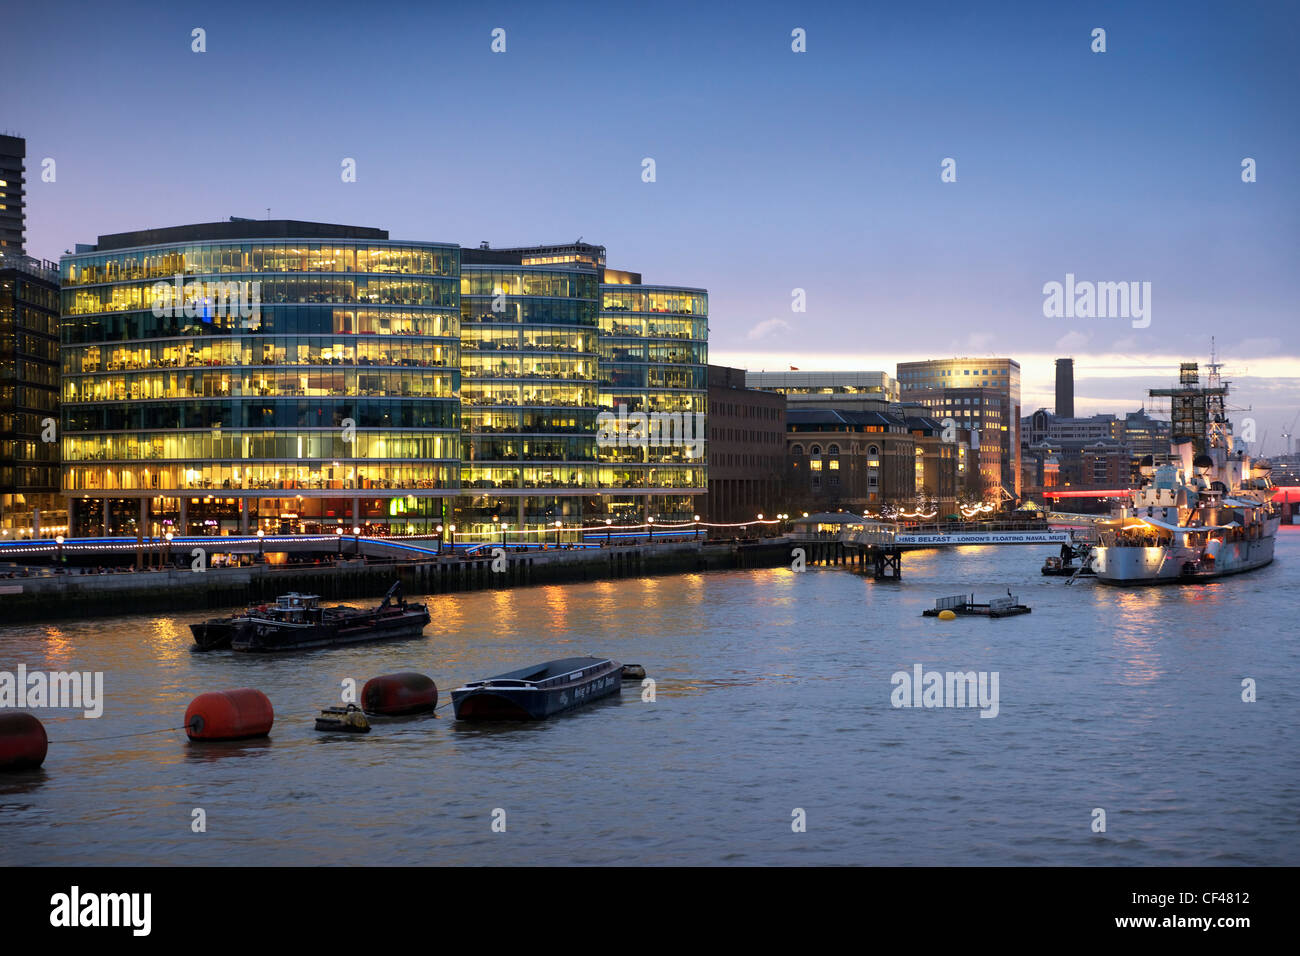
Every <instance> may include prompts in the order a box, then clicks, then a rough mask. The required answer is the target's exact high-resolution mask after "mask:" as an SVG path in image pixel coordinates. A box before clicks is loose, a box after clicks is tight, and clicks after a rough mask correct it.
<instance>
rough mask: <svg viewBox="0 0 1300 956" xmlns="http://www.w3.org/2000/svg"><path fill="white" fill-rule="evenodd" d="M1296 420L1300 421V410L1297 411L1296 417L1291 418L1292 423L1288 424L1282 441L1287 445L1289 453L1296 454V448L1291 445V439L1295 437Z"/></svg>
mask: <svg viewBox="0 0 1300 956" xmlns="http://www.w3.org/2000/svg"><path fill="white" fill-rule="evenodd" d="M1296 422H1300V412H1296V413H1295V418H1293V419H1291V424H1290V425H1288V426H1287V427H1286V431H1284V432H1283V433H1282V441H1283V443H1284V444H1285V445H1286V453H1287V454H1288V455H1291V454H1294V450H1293V449H1292V447H1291V439H1293V438H1295V424H1296Z"/></svg>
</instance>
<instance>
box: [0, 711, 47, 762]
mask: <svg viewBox="0 0 1300 956" xmlns="http://www.w3.org/2000/svg"><path fill="white" fill-rule="evenodd" d="M49 749H50V738H49V737H47V736H46V735H45V725H44V724H42V723H41V722H40V721H39V720H37V719H36V718H35V717H33V716H32V715H31V714H24V713H17V714H0V770H32V769H35V768H36V767H39V766H40V765H41V764H42V763H44V762H45V752H46V751H47V750H49Z"/></svg>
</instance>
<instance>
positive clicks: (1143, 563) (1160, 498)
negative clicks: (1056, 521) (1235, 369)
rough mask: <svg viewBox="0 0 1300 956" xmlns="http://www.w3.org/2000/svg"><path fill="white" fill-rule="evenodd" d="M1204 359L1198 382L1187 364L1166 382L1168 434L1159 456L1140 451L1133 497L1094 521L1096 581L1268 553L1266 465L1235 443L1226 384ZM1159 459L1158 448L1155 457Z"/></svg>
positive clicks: (1200, 571) (1237, 565)
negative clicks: (1203, 376)
mask: <svg viewBox="0 0 1300 956" xmlns="http://www.w3.org/2000/svg"><path fill="white" fill-rule="evenodd" d="M1218 369H1219V366H1218V365H1217V364H1215V363H1211V365H1210V379H1209V384H1208V385H1207V386H1201V384H1200V377H1199V373H1198V371H1197V366H1196V363H1195V362H1185V363H1183V365H1182V370H1181V375H1180V382H1179V386H1178V387H1177V388H1173V389H1152V390H1151V394H1152V395H1163V396H1170V397H1172V399H1173V408H1174V417H1173V441H1172V449H1171V452H1170V455H1169V456H1168V459H1169V460H1167V461H1164V462H1159V463H1158V462H1157V461H1156V460H1155V458H1154V456H1152V455H1147V456H1146V457H1145V458H1144V459H1143V460H1142V462H1141V464H1140V466H1139V469H1138V470H1139V473H1140V475H1141V480H1140V482H1139V484H1138V486H1137V487H1135V488H1134V489H1133V492H1132V495H1133V502H1132V504H1131V505H1129V506H1124V507H1121V508H1120V509H1119V510H1118V512H1117V513H1116V515H1115V516H1114V518H1112V519H1111V520H1110V521H1106V522H1102V523H1100V524H1099V525H1098V527H1099V528H1100V529H1101V535H1100V538H1101V544H1100V545H1099V546H1098V547H1096V548H1094V549H1093V551H1092V567H1093V569H1094V570H1095V571H1096V574H1097V580H1098V581H1101V582H1102V583H1104V584H1114V585H1139V584H1172V583H1178V584H1187V583H1194V582H1199V581H1208V580H1212V579H1214V578H1220V577H1224V576H1226V575H1229V574H1240V573H1242V572H1243V571H1253V570H1255V569H1256V568H1262V567H1264V566H1265V565H1267V564H1268V563H1270V562H1271V561H1272V560H1273V545H1274V541H1275V537H1276V535H1277V529H1278V525H1280V524H1281V522H1282V518H1281V515H1280V514H1279V512H1278V509H1277V507H1276V506H1275V505H1274V504H1273V503H1272V500H1271V499H1272V496H1273V492H1274V488H1273V484H1272V482H1271V481H1270V480H1269V474H1270V472H1271V470H1272V469H1271V467H1270V466H1269V465H1268V463H1267V462H1256V461H1252V460H1251V458H1250V457H1249V456H1247V455H1246V454H1245V453H1244V452H1243V451H1235V450H1234V449H1233V441H1232V423H1231V422H1230V421H1228V418H1227V416H1226V415H1225V413H1224V397H1225V396H1226V395H1227V393H1228V386H1227V383H1225V382H1221V381H1220V379H1219V375H1218ZM1162 457H1163V456H1162Z"/></svg>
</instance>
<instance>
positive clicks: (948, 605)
mask: <svg viewBox="0 0 1300 956" xmlns="http://www.w3.org/2000/svg"><path fill="white" fill-rule="evenodd" d="M1031 610H1033V608H1030V607H1028V606H1027V605H1024V604H1021V603H1020V600H1019V599H1018V598H1017V597H1016V596H1015V595H1014V594H1012V593H1011V592H1010V591H1008V592H1007V596H1006V597H1004V598H993V599H992V600H991V601H989V602H988V603H987V604H979V603H976V601H975V595H973V594H969V595H967V594H957V595H954V596H952V597H945V598H938V599H937V600H935V602H934V607H928V608H926V609H925V610H924V611H922V612H921V616H922V617H939V616H941V615H942V614H943V612H944V611H951V612H952V613H953V614H954V615H956V616H957V617H1013V616H1015V615H1017V614H1028V613H1029V612H1030V611H1031Z"/></svg>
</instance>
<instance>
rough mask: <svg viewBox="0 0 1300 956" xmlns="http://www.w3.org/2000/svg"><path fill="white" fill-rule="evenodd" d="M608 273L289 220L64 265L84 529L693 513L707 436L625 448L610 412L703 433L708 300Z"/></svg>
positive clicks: (235, 226) (553, 258)
mask: <svg viewBox="0 0 1300 956" xmlns="http://www.w3.org/2000/svg"><path fill="white" fill-rule="evenodd" d="M604 257H605V250H604V247H601V246H592V245H590V244H586V243H581V242H579V243H574V244H570V245H567V246H537V247H528V248H515V249H490V248H488V247H487V246H486V244H485V245H484V246H483V247H481V248H479V249H461V248H460V247H459V246H457V245H455V244H441V243H426V242H396V241H391V240H389V238H388V234H387V233H386V232H385V231H383V230H379V229H368V228H362V227H356V226H338V225H329V224H324V223H310V222H295V221H286V220H272V221H253V220H232V221H231V222H228V223H208V224H203V225H195V226H180V227H174V228H169V229H158V230H145V231H141V232H133V233H122V234H118V235H113V236H101V237H100V239H99V242H98V243H97V244H96V245H94V246H89V247H78V249H77V251H76V252H75V253H73V254H69V255H67V256H65V257H64V258H63V260H62V262H61V266H60V268H61V272H62V281H63V286H62V292H61V296H62V301H61V311H62V316H63V318H62V325H63V328H62V346H61V357H62V372H63V382H62V397H63V430H62V452H63V491H64V494H65V496H67V498H68V499H69V501H70V503H71V505H72V512H71V519H70V520H71V524H72V526H73V533H76V534H103V533H108V534H134V533H137V532H138V531H144V532H145V533H147V534H157V533H161V532H164V531H167V530H176V531H177V532H185V533H191V534H194V533H211V534H221V533H234V532H240V531H253V530H256V529H259V528H262V529H265V530H268V531H285V532H304V533H310V532H318V531H325V532H329V531H333V530H335V529H336V528H339V527H343V528H346V529H348V531H349V532H350V530H351V528H352V527H361V528H362V529H363V530H364V531H365V532H366V533H393V534H428V533H433V532H435V531H436V529H437V528H438V527H439V526H440V525H442V526H446V527H447V528H448V531H449V532H450V527H451V526H455V528H456V538H457V540H462V541H463V540H466V538H467V537H468V538H469V539H471V540H473V539H474V538H477V539H478V540H482V539H483V538H484V537H485V536H486V535H494V534H495V533H497V532H504V531H505V530H506V529H507V528H509V529H512V530H513V531H514V533H515V534H520V533H521V532H525V531H540V530H541V529H550V528H552V527H553V526H554V524H555V522H557V521H559V522H561V523H562V525H563V526H564V527H565V528H574V527H576V526H578V525H581V524H584V523H585V524H595V523H597V522H600V521H601V520H602V519H603V518H604V517H606V516H608V515H615V516H617V517H620V518H623V517H626V518H631V519H635V520H636V521H638V522H639V521H643V520H644V519H645V517H647V516H654V517H656V519H664V520H668V519H672V518H676V517H680V516H683V515H687V516H689V514H690V513H691V512H692V511H693V507H694V505H693V501H692V496H693V495H694V494H696V493H698V494H703V493H704V489H705V488H707V479H706V476H705V469H704V457H703V446H702V442H701V443H700V444H699V445H698V446H696V447H695V451H697V452H698V455H696V456H695V457H691V455H692V454H693V452H692V451H691V449H684V448H681V447H672V446H669V447H654V446H653V445H651V446H650V447H648V448H645V449H636V451H635V453H634V454H633V453H626V452H627V449H625V448H617V447H616V448H615V450H613V451H611V450H608V449H605V448H602V447H601V442H600V441H599V436H600V417H601V412H602V411H611V410H616V409H617V407H618V406H619V405H620V404H621V405H623V406H626V407H629V408H632V409H635V410H638V411H644V412H647V413H649V412H655V413H661V414H663V415H665V416H669V417H670V418H671V416H673V415H685V414H688V413H689V414H697V415H699V416H700V418H699V422H698V429H697V430H702V425H703V413H704V412H705V410H706V409H705V398H706V394H707V392H706V383H705V363H706V343H707V334H708V332H707V295H706V293H705V292H704V291H703V290H701V289H669V288H662V287H656V286H640V285H639V284H638V285H630V284H627V283H625V282H624V283H622V284H618V280H620V279H621V278H622V277H627V276H629V275H630V274H627V273H614V272H613V271H612V270H611V271H610V275H611V277H612V278H615V279H616V282H615V283H612V284H606V285H602V279H604V278H605V277H606V269H605V258H604ZM637 278H638V282H639V277H637ZM692 424H693V425H694V424H696V422H695V421H694V420H693V421H692ZM700 437H701V438H702V434H701V436H700ZM574 534H576V532H573V533H571V534H570V536H573V535H574ZM514 540H521V539H519V538H515V539H514ZM522 540H536V539H535V538H534V539H529V538H527V537H525V538H523V539H522Z"/></svg>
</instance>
